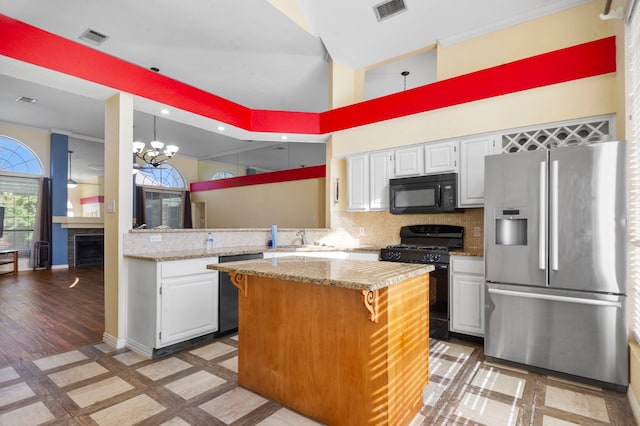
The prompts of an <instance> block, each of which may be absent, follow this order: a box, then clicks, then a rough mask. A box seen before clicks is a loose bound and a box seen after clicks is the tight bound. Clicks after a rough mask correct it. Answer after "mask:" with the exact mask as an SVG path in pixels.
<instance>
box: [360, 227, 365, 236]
mask: <svg viewBox="0 0 640 426" xmlns="http://www.w3.org/2000/svg"><path fill="white" fill-rule="evenodd" d="M360 235H364V226H361V227H360Z"/></svg>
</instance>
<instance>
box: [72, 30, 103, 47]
mask: <svg viewBox="0 0 640 426" xmlns="http://www.w3.org/2000/svg"><path fill="white" fill-rule="evenodd" d="M78 38H79V39H80V40H82V41H86V42H87V43H91V44H93V45H95V46H99V45H101V44H102V43H104V42H105V41H106V40H107V39H108V38H109V37H108V36H106V35H104V34H101V33H99V32H97V31H95V30H92V29H91V28H87V29H86V30H84V32H83V33H82V34H80V37H78Z"/></svg>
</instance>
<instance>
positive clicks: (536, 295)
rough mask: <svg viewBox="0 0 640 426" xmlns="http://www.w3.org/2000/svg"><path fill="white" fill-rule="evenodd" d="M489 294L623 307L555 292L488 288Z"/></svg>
mask: <svg viewBox="0 0 640 426" xmlns="http://www.w3.org/2000/svg"><path fill="white" fill-rule="evenodd" d="M488 291H489V294H497V295H501V296H512V297H521V298H524V299H538V300H550V301H552V302H565V303H578V304H580V305H594V306H609V307H612V308H617V309H620V308H622V303H620V302H612V301H609V300H597V299H583V298H578V297H568V296H556V295H553V294H539V293H524V292H521V291H512V290H502V289H499V288H490V289H488Z"/></svg>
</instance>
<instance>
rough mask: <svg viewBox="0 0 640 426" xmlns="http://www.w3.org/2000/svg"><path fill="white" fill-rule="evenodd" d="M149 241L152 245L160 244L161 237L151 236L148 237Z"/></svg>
mask: <svg viewBox="0 0 640 426" xmlns="http://www.w3.org/2000/svg"><path fill="white" fill-rule="evenodd" d="M149 241H151V242H152V243H160V242H162V235H152V236H151V237H149Z"/></svg>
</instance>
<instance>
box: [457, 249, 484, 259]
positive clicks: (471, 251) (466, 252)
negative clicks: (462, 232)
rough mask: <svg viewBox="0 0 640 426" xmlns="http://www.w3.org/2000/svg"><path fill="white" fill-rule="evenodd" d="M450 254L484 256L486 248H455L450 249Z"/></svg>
mask: <svg viewBox="0 0 640 426" xmlns="http://www.w3.org/2000/svg"><path fill="white" fill-rule="evenodd" d="M449 254H450V255H451V256H472V257H482V256H484V250H483V249H474V248H469V249H462V250H454V251H450V252H449Z"/></svg>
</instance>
